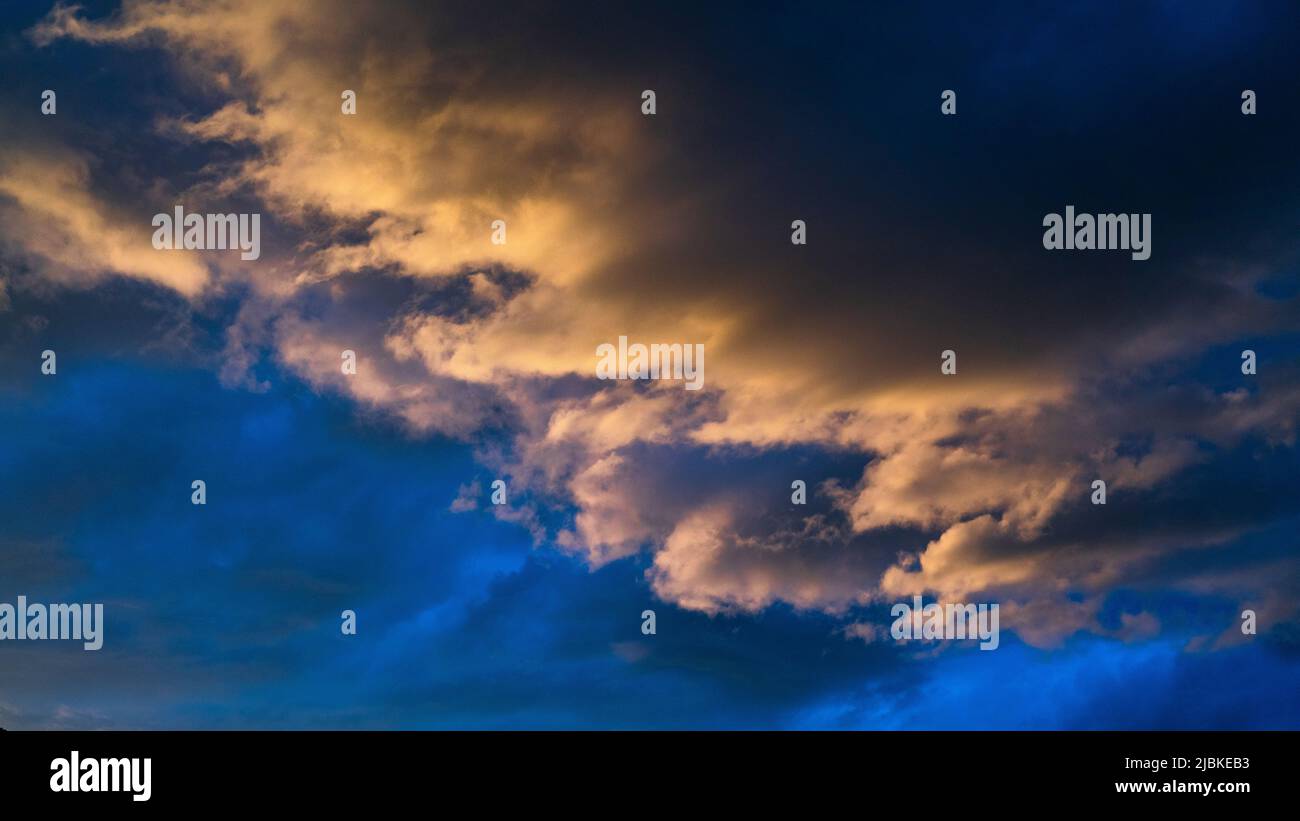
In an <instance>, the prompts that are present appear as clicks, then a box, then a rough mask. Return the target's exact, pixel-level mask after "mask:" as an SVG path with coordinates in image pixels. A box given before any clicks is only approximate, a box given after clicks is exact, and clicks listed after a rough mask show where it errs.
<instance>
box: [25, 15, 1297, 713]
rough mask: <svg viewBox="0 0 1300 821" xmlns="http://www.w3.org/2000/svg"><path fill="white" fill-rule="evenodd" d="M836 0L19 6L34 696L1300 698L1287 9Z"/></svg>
mask: <svg viewBox="0 0 1300 821" xmlns="http://www.w3.org/2000/svg"><path fill="white" fill-rule="evenodd" d="M806 6H807V4H774V3H743V4H742V3H729V2H728V3H710V4H703V5H701V4H694V3H682V4H677V3H657V4H649V5H646V4H638V5H636V6H632V5H629V4H607V3H587V2H575V3H565V4H563V5H562V6H558V7H557V6H556V5H555V4H543V3H518V4H509V5H508V6H499V5H496V4H488V5H485V4H481V3H445V2H438V3H424V2H409V3H408V2H390V1H387V0H386V1H385V2H377V3H364V4H363V3H353V2H345V0H323V2H315V3H297V2H274V1H272V0H218V1H217V2H205V3H199V2H189V1H187V0H182V2H175V3H161V2H150V1H145V2H138V1H137V2H133V1H132V0H123V2H121V3H117V2H85V3H82V4H79V5H71V4H67V3H53V4H51V3H49V2H28V0H20V1H19V2H13V3H6V4H4V6H3V7H0V70H2V75H3V77H4V80H3V82H0V602H11V603H12V602H15V601H16V599H17V597H18V596H20V595H23V596H27V597H28V599H29V600H32V601H48V602H101V603H103V604H104V608H105V637H104V646H103V649H101V650H98V651H91V652H88V651H85V650H83V649H82V647H81V645H80V644H78V643H74V642H31V641H27V642H19V641H6V642H3V643H0V726H4V727H6V728H9V729H30V728H114V729H124V728H140V729H154V728H220V729H235V728H348V729H351V728H389V729H398V728H409V729H616V728H617V729H623V728H635V729H654V728H664V729H898V730H915V729H1171V728H1210V729H1279V728H1288V729H1297V728H1300V699H1298V698H1297V693H1300V558H1298V556H1297V543H1296V539H1297V536H1296V534H1297V525H1298V524H1300V452H1298V451H1297V438H1296V437H1297V420H1298V418H1300V275H1298V274H1297V270H1298V269H1297V264H1298V262H1300V233H1298V232H1297V226H1298V225H1300V155H1297V154H1296V152H1295V145H1296V144H1297V140H1298V139H1300V86H1297V84H1296V83H1295V81H1294V78H1295V76H1297V72H1296V68H1297V63H1298V62H1300V57H1297V56H1296V54H1295V48H1294V32H1295V31H1296V30H1297V28H1296V27H1297V24H1298V23H1300V19H1297V18H1300V10H1298V9H1296V8H1295V7H1294V6H1293V5H1291V4H1286V3H1280V2H1279V3H1270V2H1261V3H1252V4H1249V5H1227V4H1222V3H1209V2H1205V3H1186V2H1182V3H1172V2H1138V3H1130V4H1122V5H1120V4H1094V3H1068V2H1063V3H1056V4H1051V5H1045V6H1041V7H1040V6H1033V7H1027V6H1026V5H1025V4H1023V3H1012V2H1008V3H991V4H985V5H982V6H980V7H978V8H976V7H972V6H970V5H969V4H960V3H943V2H941V3H925V4H876V3H871V4H857V3H855V4H832V3H827V4H814V6H813V7H811V8H809V7H806ZM46 89H49V90H53V91H55V92H56V102H57V107H56V110H55V112H54V113H53V114H43V113H42V110H41V108H42V106H41V103H42V92H43V91H44V90H46ZM948 89H951V90H953V91H955V93H956V113H955V114H954V115H945V114H943V113H942V112H941V109H940V105H941V102H942V101H941V97H940V95H941V93H942V92H943V91H945V90H948ZM1245 89H1250V90H1252V91H1253V92H1255V95H1256V100H1257V106H1258V108H1257V112H1256V113H1255V114H1251V115H1246V114H1243V112H1242V92H1243V90H1245ZM345 90H351V91H353V92H355V99H356V109H355V114H346V113H344V112H343V110H342V101H341V100H342V95H343V92H344V91H345ZM646 90H652V91H653V92H654V94H655V110H654V112H653V114H647V113H645V112H644V111H643V92H644V91H646ZM177 205H182V206H183V207H184V208H185V210H186V212H189V213H200V214H205V213H243V214H254V213H255V214H259V215H260V226H261V234H260V246H261V247H260V256H259V257H258V258H257V259H255V260H245V259H241V257H240V254H239V253H238V252H237V251H226V250H157V249H156V248H155V247H154V246H153V245H152V243H151V238H152V237H153V234H154V227H153V224H152V223H151V220H152V218H153V217H154V215H155V214H159V213H165V214H170V213H172V210H173V208H174V207H175V206H177ZM1068 205H1073V206H1075V208H1076V209H1077V210H1079V211H1081V212H1088V213H1111V212H1119V213H1135V214H1151V225H1152V229H1151V235H1150V238H1151V251H1152V253H1151V257H1150V259H1147V260H1141V261H1139V260H1134V259H1132V258H1131V257H1130V255H1129V254H1128V253H1123V252H1117V251H1116V252H1111V251H1074V252H1067V251H1048V250H1045V249H1044V245H1043V224H1044V223H1043V219H1044V215H1046V214H1050V213H1063V212H1064V210H1065V208H1066V206H1068ZM496 220H503V221H504V223H505V226H506V229H505V230H506V235H505V242H504V243H503V244H496V243H494V242H493V235H494V229H493V223H494V221H496ZM794 220H803V221H804V223H805V225H806V238H807V242H806V244H795V243H793V242H792V241H791V234H792V221H794ZM620 336H626V337H628V338H629V339H630V340H632V341H642V342H645V343H650V342H663V343H684V344H701V345H703V346H704V350H705V358H704V386H703V388H702V389H701V390H698V391H693V390H685V389H684V388H683V384H682V382H681V381H672V380H665V381H650V380H642V381H637V380H601V379H598V378H597V370H596V365H597V359H598V357H597V355H596V351H597V348H598V346H600V345H602V344H605V343H616V342H617V340H618V338H619V337H620ZM46 350H53V351H55V352H56V354H57V371H56V373H54V374H45V373H42V369H41V364H42V353H43V351H46ZM1245 350H1251V351H1254V352H1255V354H1256V359H1257V371H1256V372H1255V373H1254V374H1245V373H1243V370H1242V358H1241V357H1242V352H1243V351H1245ZM343 351H353V352H355V354H356V372H355V373H344V372H343V369H342V368H341V364H340V363H341V356H342V352H343ZM943 351H953V352H955V356H956V362H957V371H956V373H955V374H944V373H942V372H941V369H940V354H941V352H943ZM196 479H197V480H202V481H203V482H205V484H206V500H205V504H202V505H196V504H192V500H191V493H192V490H191V487H192V486H191V483H192V482H193V481H194V480H196ZM1098 479H1100V480H1103V481H1105V482H1106V488H1107V499H1106V503H1105V504H1104V505H1100V504H1094V503H1093V501H1092V498H1093V495H1094V492H1093V486H1092V484H1093V482H1094V481H1095V480H1098ZM497 480H501V481H503V482H505V487H506V491H507V497H506V503H505V504H499V505H498V504H493V502H492V499H491V496H492V485H493V482H495V481H497ZM795 481H802V482H804V483H805V484H806V487H807V502H806V504H795V503H794V501H793V497H792V483H793V482H795ZM915 596H922V597H923V599H924V600H925V601H927V602H949V603H951V602H956V603H996V604H997V605H998V607H999V609H1000V625H1001V636H1000V642H999V645H998V647H997V649H995V650H991V651H985V650H980V649H979V647H978V644H977V643H976V642H972V641H962V640H953V641H948V640H928V641H923V640H918V641H898V640H895V639H894V638H893V637H892V636H891V635H890V625H891V621H892V617H891V608H892V606H893V605H894V604H895V603H898V602H911V601H913V597H915ZM647 610H651V611H653V612H654V614H655V626H654V632H653V633H652V634H647V633H646V632H644V626H645V624H646V622H645V618H644V616H643V614H644V613H645V611H647ZM1245 610H1251V611H1253V612H1254V614H1255V616H1256V619H1257V629H1256V632H1255V633H1253V634H1248V633H1246V632H1244V631H1243V629H1242V623H1243V620H1242V613H1243V611H1245ZM344 611H352V612H353V613H354V614H355V616H356V631H355V634H345V632H344V631H343V630H342V629H341V624H342V615H341V614H342V613H343V612H344Z"/></svg>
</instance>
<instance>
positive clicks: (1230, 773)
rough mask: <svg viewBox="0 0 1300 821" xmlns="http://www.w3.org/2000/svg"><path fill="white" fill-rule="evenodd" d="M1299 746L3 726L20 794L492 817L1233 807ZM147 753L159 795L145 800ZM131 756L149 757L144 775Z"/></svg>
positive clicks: (108, 802) (1012, 738)
mask: <svg viewBox="0 0 1300 821" xmlns="http://www.w3.org/2000/svg"><path fill="white" fill-rule="evenodd" d="M1297 743H1300V734H1297V733H1294V732H1266V733H1247V732H1240V733H1238V732H1150V733H1121V732H1084V733H1069V732H1025V733H1016V732H963V733H957V732H953V733H945V732H916V733H883V732H875V733H765V732H764V733H627V732H618V733H424V732H173V733H130V732H104V733H85V732H48V733H44V732H41V733H37V732H16V733H15V732H10V733H0V765H3V773H4V777H3V778H2V779H0V785H3V789H4V793H5V800H6V802H9V801H12V800H13V799H16V798H17V799H22V800H25V801H34V802H38V803H39V804H41V805H43V806H49V807H69V808H73V809H76V808H81V809H96V808H108V807H110V806H116V807H118V808H119V809H126V810H128V811H136V810H143V811H151V810H152V809H154V808H158V807H167V808H185V807H200V808H204V809H227V808H229V809H236V808H256V807H262V806H272V807H279V806H285V807H290V806H291V807H294V808H296V809H299V810H301V809H309V808H316V807H319V808H321V809H328V810H331V811H338V810H340V809H341V808H344V807H360V808H364V807H384V806H400V805H397V804H395V803H394V802H398V801H401V802H421V801H423V802H425V804H426V805H427V802H428V801H429V799H436V802H437V803H436V805H434V806H432V807H430V808H429V809H430V811H431V812H432V813H436V812H438V811H447V812H451V811H453V810H452V807H453V806H454V805H453V804H450V803H448V802H449V801H459V800H463V801H470V802H473V803H472V805H471V806H473V807H474V808H475V809H476V810H479V811H482V810H497V809H512V808H515V807H518V808H520V809H528V810H532V811H538V810H544V809H547V808H548V807H549V808H550V809H563V808H565V807H568V806H571V805H574V804H575V803H583V804H585V803H587V802H589V801H594V800H596V798H597V797H599V796H607V797H608V796H610V795H611V791H613V795H614V796H615V797H617V796H618V795H621V796H622V797H623V800H624V801H626V802H628V803H630V804H631V805H635V806H636V807H638V808H646V809H652V808H660V809H662V810H664V811H671V812H674V813H676V814H680V813H681V812H682V811H684V810H685V809H687V808H688V807H696V808H697V809H698V808H699V807H700V806H717V807H718V808H731V809H733V810H734V809H736V808H738V807H741V806H750V805H753V806H758V807H762V806H763V805H765V804H768V803H769V802H772V801H782V802H806V806H807V807H811V806H813V805H818V806H822V805H826V806H829V805H827V804H826V802H828V801H832V802H842V801H846V800H847V801H850V802H856V805H858V806H860V807H861V808H862V811H863V812H864V813H868V814H871V813H878V812H880V811H882V810H883V808H884V806H886V804H885V803H882V801H893V800H901V801H904V802H909V801H915V802H917V803H916V806H917V807H918V808H920V807H927V808H928V807H932V806H934V804H935V803H936V802H938V803H952V804H954V805H959V806H964V807H965V808H966V809H968V810H977V809H980V808H984V809H992V810H996V809H998V808H1018V807H1024V808H1035V809H1038V810H1040V811H1041V810H1043V809H1047V808H1049V807H1050V808H1053V809H1055V808H1058V807H1062V806H1063V805H1064V806H1068V807H1074V806H1077V805H1089V806H1091V805H1098V804H1104V805H1108V806H1115V807H1134V806H1141V807H1144V808H1148V809H1156V808H1159V807H1161V806H1166V807H1168V806H1170V804H1171V802H1172V804H1173V805H1177V806H1180V807H1181V806H1185V805H1186V803H1187V802H1190V801H1195V802H1200V803H1201V806H1202V809H1204V810H1208V811H1212V812H1225V813H1228V812H1236V811H1238V810H1239V809H1240V808H1241V807H1242V806H1244V805H1245V804H1247V803H1255V802H1259V801H1269V802H1273V803H1275V804H1276V803H1277V802H1287V804H1289V803H1291V802H1293V801H1294V800H1295V798H1296V796H1297V782H1298V781H1300V779H1298V778H1297V772H1296V767H1295V762H1296V755H1295V752H1296V750H1297ZM74 751H75V754H76V762H77V768H78V770H79V771H80V774H81V778H83V779H89V780H86V781H84V782H78V787H80V786H81V785H82V784H83V783H84V784H85V785H86V786H89V787H93V786H96V785H97V784H96V782H97V781H99V782H102V786H104V787H110V788H111V787H112V786H113V781H114V777H115V775H116V777H117V779H118V786H119V788H120V791H116V792H113V791H109V792H103V791H101V792H85V791H82V790H81V789H78V790H77V791H75V792H74V791H71V789H67V790H66V791H59V792H56V791H54V790H53V789H52V788H51V784H52V779H54V783H55V784H56V786H60V787H70V784H69V783H68V779H67V778H64V777H63V776H64V775H67V776H71V774H72V772H71V767H72V764H73V753H74ZM145 758H148V759H149V771H148V772H149V778H148V790H149V797H148V800H147V801H137V800H134V798H133V791H134V792H135V793H136V794H141V793H143V790H137V789H135V787H136V786H137V785H139V784H142V783H143V781H144V779H143V774H144V766H143V759H145ZM60 759H62V760H63V762H66V765H65V764H64V763H62V762H59V760H60ZM105 759H110V762H109V764H108V765H107V768H106V767H105V763H104V762H105ZM121 759H139V760H140V762H139V764H138V766H136V768H135V770H134V775H135V776H136V778H135V779H134V780H132V779H130V778H129V776H130V775H131V771H130V767H131V762H122V761H121ZM52 762H58V763H55V764H54V766H52ZM90 771H94V774H93V775H89V774H88V773H89V772H90ZM1193 784H1195V785H1197V786H1196V787H1192V786H1190V785H1193ZM1207 784H1208V785H1209V790H1210V792H1209V794H1204V792H1203V789H1204V788H1203V787H1202V786H1201V785H1207ZM1135 791H1137V793H1138V794H1135ZM601 800H605V799H603V798H602V799H601ZM1043 801H1051V802H1055V803H1052V804H1043V803H1042V802H1043ZM853 805H854V804H851V805H850V806H853ZM414 806H421V805H420V804H416V805H414ZM626 806H627V804H624V803H622V802H620V803H618V804H616V805H609V804H606V805H604V807H603V808H604V809H606V810H609V809H613V810H615V811H619V808H626ZM1283 806H1285V804H1283ZM591 809H593V810H596V811H599V810H600V809H602V807H601V805H598V804H594V805H592V806H591ZM691 814H695V812H694V810H692V812H691Z"/></svg>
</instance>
